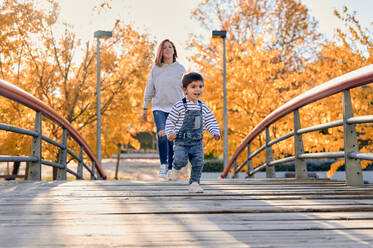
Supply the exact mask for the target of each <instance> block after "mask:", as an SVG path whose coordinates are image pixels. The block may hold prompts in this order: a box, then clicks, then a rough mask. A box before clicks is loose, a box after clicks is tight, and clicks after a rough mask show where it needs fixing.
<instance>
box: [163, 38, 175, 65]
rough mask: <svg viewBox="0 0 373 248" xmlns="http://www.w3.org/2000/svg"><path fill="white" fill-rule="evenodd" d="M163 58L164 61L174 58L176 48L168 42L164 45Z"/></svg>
mask: <svg viewBox="0 0 373 248" xmlns="http://www.w3.org/2000/svg"><path fill="white" fill-rule="evenodd" d="M162 56H163V60H169V59H173V57H174V48H173V47H172V45H171V43H170V42H168V41H166V42H165V43H163V47H162Z"/></svg>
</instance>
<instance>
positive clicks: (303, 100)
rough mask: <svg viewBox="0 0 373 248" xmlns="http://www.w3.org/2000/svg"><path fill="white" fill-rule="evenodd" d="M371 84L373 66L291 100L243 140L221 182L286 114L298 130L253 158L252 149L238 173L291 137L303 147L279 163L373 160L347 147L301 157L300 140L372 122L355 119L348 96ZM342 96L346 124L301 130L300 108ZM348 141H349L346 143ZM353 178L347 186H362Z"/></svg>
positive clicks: (360, 118)
mask: <svg viewBox="0 0 373 248" xmlns="http://www.w3.org/2000/svg"><path fill="white" fill-rule="evenodd" d="M372 82H373V65H369V66H366V67H363V68H360V69H358V70H355V71H352V72H350V73H347V74H345V75H342V76H340V77H337V78H335V79H332V80H330V81H328V82H326V83H324V84H321V85H319V86H317V87H315V88H313V89H311V90H309V91H307V92H305V93H303V94H301V95H299V96H297V97H295V98H294V99H292V100H290V101H289V102H287V103H285V104H284V105H282V106H281V107H279V108H278V109H276V110H275V111H273V112H272V113H271V114H269V115H268V116H267V117H266V118H264V119H263V120H262V121H261V122H260V123H259V124H258V125H257V126H256V127H255V128H254V129H253V130H252V131H251V132H250V133H249V134H248V135H247V136H246V137H245V138H244V139H243V141H242V142H241V144H240V145H239V146H238V147H237V149H236V151H235V152H234V153H233V155H232V156H231V158H230V159H229V162H228V164H227V166H226V167H225V168H224V171H223V172H222V174H221V175H220V178H225V177H226V176H227V175H228V173H229V171H230V169H231V168H232V166H233V165H234V164H235V161H236V160H237V158H238V156H239V155H240V154H241V153H242V152H243V150H244V149H245V148H246V147H248V146H249V144H250V143H251V142H252V141H253V140H254V138H255V137H257V136H258V135H259V134H260V133H261V132H263V131H265V130H266V129H268V127H269V126H270V125H271V124H273V123H274V122H276V121H277V120H279V119H281V118H282V117H284V116H286V115H287V114H290V113H292V112H294V127H295V128H294V131H293V132H291V133H289V134H287V135H285V136H283V137H281V138H279V139H277V140H276V141H270V140H267V141H266V145H264V146H263V147H261V148H260V149H258V151H255V152H254V153H252V154H251V151H250V148H249V153H250V154H251V155H249V156H248V158H247V159H246V160H245V161H244V162H243V163H242V164H241V165H240V166H238V170H236V172H237V171H239V170H240V169H241V168H242V167H243V166H244V165H245V164H248V163H249V162H250V161H251V159H252V158H253V157H254V156H255V155H257V154H258V153H259V152H261V151H263V150H264V149H266V153H267V152H269V153H270V152H271V150H269V151H268V150H267V149H268V147H270V146H271V145H273V144H275V143H277V142H280V141H282V140H284V139H287V138H289V137H292V136H297V138H298V139H300V143H299V144H298V146H301V147H299V151H298V152H297V151H295V153H296V154H295V156H294V157H291V158H285V159H281V160H278V163H280V162H282V163H283V162H289V161H296V162H297V160H298V162H302V161H299V160H302V159H304V158H325V157H343V156H345V158H346V160H348V159H355V160H356V158H357V159H362V160H363V159H366V160H373V154H372V153H360V152H358V151H355V150H351V151H346V147H345V152H336V153H319V154H315V155H312V154H307V155H306V154H304V153H302V149H303V143H302V137H301V134H302V133H306V132H311V131H316V130H321V129H325V128H330V127H335V126H341V125H344V126H345V129H346V128H348V129H351V130H352V131H354V130H355V126H354V125H355V124H358V123H368V122H373V115H368V116H361V117H353V114H352V106H351V99H350V94H349V89H352V88H355V87H358V86H362V85H366V84H369V83H372ZM340 92H343V93H344V109H345V108H346V112H348V113H346V112H345V111H344V120H339V121H335V122H331V123H326V124H321V125H318V126H314V127H311V128H307V130H306V129H304V130H301V129H300V122H299V112H298V109H299V108H301V107H303V106H305V105H308V104H310V103H312V102H315V101H317V100H321V99H323V98H326V97H328V96H331V95H334V94H337V93H340ZM367 104H369V103H367ZM372 114H373V111H372ZM296 119H298V120H296ZM297 124H299V127H298V129H297V127H296V126H297ZM266 131H267V130H266ZM352 131H351V132H352ZM345 133H346V131H345ZM268 136H269V134H268ZM346 139H350V137H346V135H345V146H346ZM351 139H356V136H355V137H352V138H351ZM348 141H349V140H347V142H348ZM296 145H297V144H296V141H295V146H296ZM347 145H349V144H347ZM268 155H269V157H270V155H271V154H268ZM328 155H329V156H328ZM278 163H276V161H268V160H267V162H266V164H265V166H271V165H274V164H278ZM346 165H347V163H346ZM359 165H360V164H359ZM346 167H347V166H346ZM354 167H358V166H354ZM260 169H263V168H260ZM258 170H259V168H258V169H257V170H256V171H258ZM302 170H304V165H303V166H302ZM254 172H255V171H254ZM346 173H348V171H347V169H346ZM351 173H353V174H356V173H357V174H359V172H351ZM298 174H301V175H302V176H300V177H303V176H304V175H305V173H304V171H303V173H298ZM298 174H297V175H298ZM351 177H354V175H352V176H349V175H347V177H346V178H347V180H350V181H349V182H347V183H348V184H351V185H353V184H361V183H362V177H360V176H359V179H356V180H355V179H351Z"/></svg>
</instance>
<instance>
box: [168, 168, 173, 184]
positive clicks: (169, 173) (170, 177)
mask: <svg viewBox="0 0 373 248" xmlns="http://www.w3.org/2000/svg"><path fill="white" fill-rule="evenodd" d="M172 171H173V169H172V170H168V171H167V179H168V181H171V180H172Z"/></svg>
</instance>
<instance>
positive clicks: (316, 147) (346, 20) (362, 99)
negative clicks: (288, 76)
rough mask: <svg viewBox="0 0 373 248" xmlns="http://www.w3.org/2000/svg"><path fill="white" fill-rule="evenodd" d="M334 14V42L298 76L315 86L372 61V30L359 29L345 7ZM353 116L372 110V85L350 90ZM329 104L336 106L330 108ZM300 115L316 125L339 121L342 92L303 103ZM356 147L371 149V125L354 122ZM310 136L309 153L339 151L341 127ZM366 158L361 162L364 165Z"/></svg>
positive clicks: (336, 165) (332, 167)
mask: <svg viewBox="0 0 373 248" xmlns="http://www.w3.org/2000/svg"><path fill="white" fill-rule="evenodd" d="M334 13H335V15H336V16H337V17H338V19H339V20H340V21H341V22H342V23H343V24H344V27H345V28H344V29H343V30H342V29H337V30H336V31H337V38H336V40H335V41H332V42H329V43H327V44H325V45H324V46H323V48H322V50H321V52H320V54H319V56H318V59H317V60H315V61H314V62H313V63H310V64H309V65H308V66H307V67H306V68H305V69H304V71H303V73H302V75H300V77H304V78H307V79H308V80H309V81H310V82H313V84H314V85H315V86H316V85H319V84H322V83H324V82H326V81H329V80H331V79H333V78H335V77H338V76H341V75H343V74H346V73H348V72H350V71H353V70H356V69H359V68H362V67H364V66H367V65H370V64H372V62H373V50H372V47H373V40H372V33H371V32H370V31H369V29H367V28H363V27H362V26H361V25H360V23H359V21H358V20H357V18H356V16H355V15H356V13H354V12H352V13H351V11H349V10H348V8H347V7H344V8H343V10H342V11H341V12H340V11H337V10H335V12H334ZM350 91H351V97H352V103H353V109H354V115H355V116H362V115H370V114H371V113H372V109H373V85H372V84H368V85H366V86H362V87H357V88H355V89H352V90H350ZM330 106H338V107H337V109H334V108H333V109H331V108H330ZM304 118H306V119H308V120H309V121H308V123H313V122H314V124H318V123H325V122H330V121H334V120H340V119H342V118H343V115H342V94H338V95H336V96H333V97H329V98H328V99H327V100H326V101H320V102H318V104H317V105H312V106H307V107H305V109H304ZM356 127H357V133H358V134H359V137H358V142H359V148H360V151H362V152H372V151H373V141H372V138H371V137H372V136H373V128H372V125H371V124H358V125H356ZM315 136H316V137H314V139H312V140H311V141H312V143H313V144H310V145H309V147H310V150H309V151H311V152H315V151H320V147H323V149H325V151H340V150H343V142H341V140H343V127H340V128H332V129H329V130H328V131H324V132H322V133H319V134H315ZM343 164H344V160H341V161H338V162H337V163H335V164H333V165H332V166H331V168H330V170H329V172H328V175H329V176H332V175H333V174H334V172H335V171H336V170H337V169H338V167H340V166H341V165H343ZM367 165H368V161H366V160H365V161H362V166H363V168H365V167H366V166H367Z"/></svg>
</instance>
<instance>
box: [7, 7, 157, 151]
mask: <svg viewBox="0 0 373 248" xmlns="http://www.w3.org/2000/svg"><path fill="white" fill-rule="evenodd" d="M49 2H50V4H51V9H52V11H49V12H48V13H44V12H43V11H38V10H37V8H36V7H35V6H34V5H32V4H28V5H27V7H28V8H29V9H31V10H34V11H35V13H36V14H33V15H32V16H28V15H29V14H31V13H33V12H32V11H26V13H25V15H26V16H25V17H24V19H25V22H26V20H28V19H31V20H33V22H35V23H37V24H38V26H37V28H36V29H35V30H33V29H31V30H29V29H26V28H24V27H23V26H22V25H21V24H22V23H23V20H22V21H20V22H19V21H17V22H13V23H9V28H7V27H8V26H3V30H8V29H10V30H11V29H12V28H14V27H15V29H16V30H18V31H19V32H18V33H16V36H15V37H14V39H16V40H17V42H18V43H17V45H14V46H13V47H12V44H11V43H9V45H8V46H7V48H6V49H8V50H9V53H12V61H11V60H10V59H9V60H6V59H4V58H7V56H6V55H5V54H3V53H2V55H1V58H2V64H6V63H7V64H9V66H8V68H10V69H11V70H4V71H6V72H7V74H8V75H7V77H6V80H7V81H10V82H12V83H13V84H15V85H17V86H19V87H21V88H23V89H24V90H26V91H27V92H29V93H31V94H32V95H34V96H35V97H37V98H38V99H40V100H42V101H44V102H45V103H46V104H48V105H49V106H51V107H52V108H53V109H55V110H56V111H57V112H58V113H59V114H61V115H62V116H63V117H65V118H66V119H67V120H68V121H69V122H70V123H72V124H73V126H74V127H75V128H76V129H77V130H78V131H80V132H81V134H82V135H83V137H84V138H85V139H86V140H87V141H88V143H89V144H90V146H91V147H92V148H93V150H95V144H96V135H95V134H96V118H97V116H96V107H97V105H96V63H97V61H96V46H95V44H90V43H89V42H86V43H84V44H82V42H81V40H80V39H78V38H77V37H76V34H74V33H73V32H72V31H71V27H70V26H69V25H68V24H65V32H64V34H63V35H62V36H61V37H57V36H56V34H55V33H54V32H53V24H54V23H55V22H56V20H57V19H58V13H59V6H58V4H57V3H56V2H54V1H49ZM7 3H8V5H6V7H7V9H9V12H11V11H15V12H18V9H17V8H19V4H18V2H17V1H16V0H13V1H7ZM2 13H6V12H2ZM26 27H28V26H26ZM34 31H35V32H34ZM36 31H37V32H36ZM148 40H149V39H148V37H147V34H139V33H138V32H137V31H135V30H134V29H133V28H132V27H131V26H130V25H125V24H123V23H121V22H117V23H115V24H114V23H113V38H112V39H110V40H108V41H105V42H103V44H102V46H101V48H102V50H101V51H102V52H101V101H102V109H101V112H102V119H103V127H102V128H103V137H102V138H103V151H104V153H106V154H113V153H115V152H116V150H115V143H118V142H122V143H125V142H132V143H133V145H134V146H136V142H138V141H137V140H135V139H133V138H132V136H131V133H130V132H129V130H130V129H131V127H138V126H140V125H139V124H138V116H137V115H136V111H134V109H136V108H140V106H141V102H142V97H140V94H141V92H140V91H141V90H142V89H143V88H144V87H145V83H146V77H147V74H148V71H149V70H150V67H151V60H152V56H153V49H154V44H153V43H152V42H150V41H148ZM15 46H16V47H17V49H15V48H14V47H15ZM6 51H7V50H6ZM14 61H17V63H15V62H14ZM4 67H5V66H3V68H4ZM12 104H14V103H12ZM25 111H27V110H25ZM8 113H9V115H12V116H9V118H8V119H9V120H13V121H14V122H17V121H18V120H20V119H22V118H24V117H25V112H23V113H22V114H19V115H17V116H16V115H13V114H11V112H8ZM30 126H31V129H32V121H30ZM43 132H44V133H45V134H46V135H47V136H50V137H51V138H53V139H55V140H59V139H60V136H61V131H60V129H59V128H58V127H56V126H55V124H53V123H48V122H46V123H45V127H43ZM6 147H7V146H6ZM21 152H24V153H27V150H26V149H25V150H21ZM55 155H56V154H55V151H50V156H55Z"/></svg>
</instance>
